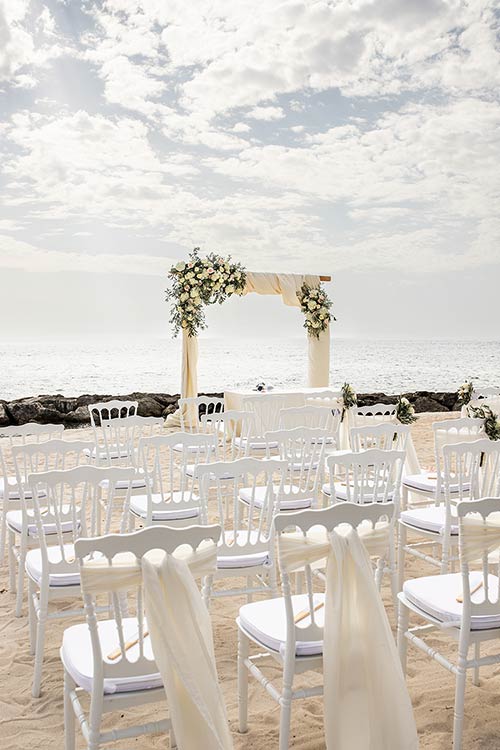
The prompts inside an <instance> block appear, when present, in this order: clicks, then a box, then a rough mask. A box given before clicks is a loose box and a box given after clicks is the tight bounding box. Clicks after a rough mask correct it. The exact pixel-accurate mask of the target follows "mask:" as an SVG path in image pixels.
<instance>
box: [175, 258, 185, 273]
mask: <svg viewBox="0 0 500 750" xmlns="http://www.w3.org/2000/svg"><path fill="white" fill-rule="evenodd" d="M185 268H186V264H185V263H184V261H183V260H180V261H179V262H178V263H176V264H175V270H176V271H179V273H180V272H181V271H184V269H185Z"/></svg>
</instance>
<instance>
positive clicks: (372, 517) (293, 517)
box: [274, 503, 396, 654]
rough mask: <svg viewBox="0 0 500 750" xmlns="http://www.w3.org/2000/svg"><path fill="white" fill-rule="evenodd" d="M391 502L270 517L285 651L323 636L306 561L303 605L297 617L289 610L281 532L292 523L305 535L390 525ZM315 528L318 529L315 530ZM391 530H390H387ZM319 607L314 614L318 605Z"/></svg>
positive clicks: (293, 650)
mask: <svg viewBox="0 0 500 750" xmlns="http://www.w3.org/2000/svg"><path fill="white" fill-rule="evenodd" d="M395 510H396V509H395V506H394V504H393V503H370V504H365V505H353V504H352V503H342V504H339V505H334V506H331V507H329V508H323V509H321V510H303V511H299V512H297V513H278V514H277V515H276V516H275V518H274V528H275V531H276V539H277V548H278V561H279V566H280V572H281V589H282V593H283V597H284V600H285V613H286V645H285V653H286V654H295V653H296V643H297V641H300V642H301V643H304V642H307V641H322V640H323V625H322V623H323V622H324V608H323V607H321V605H318V603H317V598H316V597H317V594H316V596H315V592H314V586H313V575H312V567H311V565H310V564H308V563H307V562H306V561H304V565H303V566H302V569H303V570H304V572H305V575H304V577H303V578H304V583H305V587H306V594H307V596H305V597H304V609H303V610H302V611H301V612H300V614H299V617H300V621H297V615H296V614H295V613H294V611H293V604H292V587H291V581H290V576H291V573H293V569H292V570H290V569H289V568H288V566H287V565H286V562H285V558H284V555H283V541H284V540H283V534H284V533H285V532H289V531H290V529H291V528H293V527H295V530H296V532H297V533H298V534H301V535H302V536H303V537H306V535H307V533H308V532H311V531H313V533H314V534H315V536H316V535H317V536H319V538H322V537H324V538H325V539H326V538H327V536H328V535H329V534H330V533H331V532H332V531H334V530H335V529H337V528H338V527H339V526H342V525H345V524H347V525H349V526H351V527H352V528H353V529H356V530H357V529H358V527H359V526H360V525H361V524H366V523H367V522H368V524H370V526H371V527H372V528H374V527H375V525H376V524H379V523H388V524H389V525H390V526H391V529H392V526H393V523H394V518H395ZM318 532H319V533H318ZM391 533H392V531H391ZM320 607H321V608H322V609H323V612H322V613H321V616H318V609H319V608H320Z"/></svg>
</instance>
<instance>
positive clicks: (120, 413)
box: [88, 399, 139, 427]
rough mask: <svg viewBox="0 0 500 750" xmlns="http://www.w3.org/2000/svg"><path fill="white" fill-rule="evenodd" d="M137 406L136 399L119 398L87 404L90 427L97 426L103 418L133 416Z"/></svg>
mask: <svg viewBox="0 0 500 750" xmlns="http://www.w3.org/2000/svg"><path fill="white" fill-rule="evenodd" d="M138 407H139V402H138V401H120V400H119V399H111V400H110V401H99V402H98V403H96V404H89V405H88V410H89V414H90V424H91V425H92V427H97V426H99V425H101V424H102V422H103V420H110V419H123V418H124V417H133V416H134V415H136V414H137V409H138Z"/></svg>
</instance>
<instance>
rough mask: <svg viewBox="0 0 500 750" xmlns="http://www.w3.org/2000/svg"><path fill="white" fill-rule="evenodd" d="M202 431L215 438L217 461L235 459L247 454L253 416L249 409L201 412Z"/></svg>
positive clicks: (252, 432) (251, 433)
mask: <svg viewBox="0 0 500 750" xmlns="http://www.w3.org/2000/svg"><path fill="white" fill-rule="evenodd" d="M201 421H202V422H203V423H204V425H205V427H204V429H203V430H202V432H207V433H211V434H213V435H215V436H216V438H217V456H216V460H217V461H235V460H236V459H237V458H244V457H245V456H247V455H248V452H249V447H250V443H249V440H250V437H251V436H252V435H253V434H254V418H253V414H252V413H251V412H249V411H236V410H235V409H230V410H227V411H219V412H212V413H211V414H203V415H202V416H201Z"/></svg>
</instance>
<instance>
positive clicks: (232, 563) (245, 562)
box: [217, 529, 270, 568]
mask: <svg viewBox="0 0 500 750" xmlns="http://www.w3.org/2000/svg"><path fill="white" fill-rule="evenodd" d="M224 536H225V542H226V544H229V545H230V547H229V548H230V550H231V552H233V554H229V555H224V556H222V555H221V556H218V557H217V567H218V568H251V567H252V566H254V565H265V564H266V563H269V562H270V558H269V552H268V551H267V550H260V551H259V552H248V551H247V552H245V553H240V554H238V555H235V554H234V552H236V551H237V550H238V546H237V544H232V541H233V539H234V532H233V531H225V532H224ZM247 539H248V531H247V530H246V529H242V530H238V531H237V532H236V541H237V543H239V544H240V546H242V545H243V544H246V543H247ZM258 540H259V532H258V531H257V530H252V531H250V544H256V543H257V542H258ZM219 546H220V542H219ZM247 549H248V548H247Z"/></svg>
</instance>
